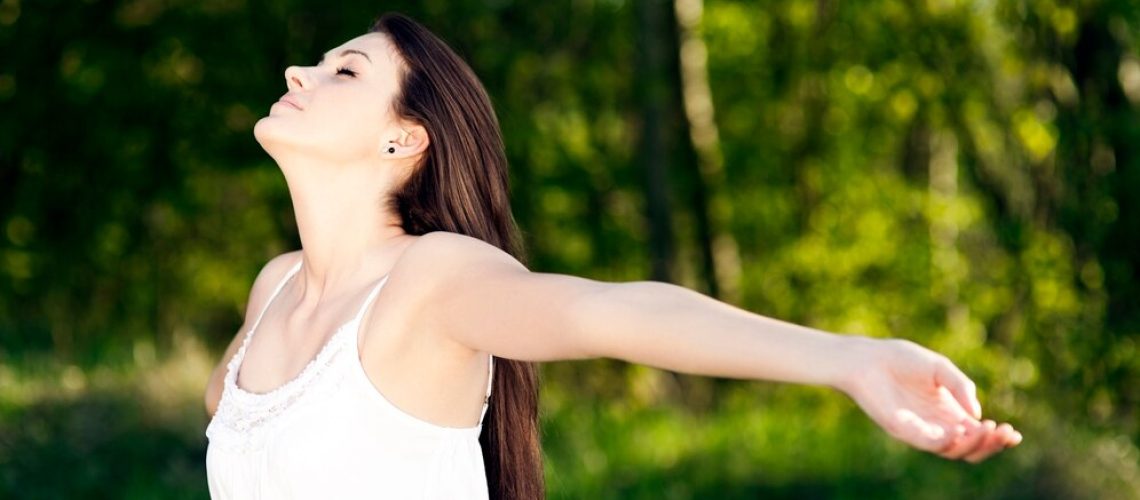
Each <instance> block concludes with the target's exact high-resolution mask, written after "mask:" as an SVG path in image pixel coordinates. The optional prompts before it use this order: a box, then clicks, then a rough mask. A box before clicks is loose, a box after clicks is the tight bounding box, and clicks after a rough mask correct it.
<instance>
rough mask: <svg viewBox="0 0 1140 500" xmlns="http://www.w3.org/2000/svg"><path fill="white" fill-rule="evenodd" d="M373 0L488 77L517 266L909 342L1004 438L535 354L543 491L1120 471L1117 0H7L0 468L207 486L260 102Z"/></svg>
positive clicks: (258, 161)
mask: <svg viewBox="0 0 1140 500" xmlns="http://www.w3.org/2000/svg"><path fill="white" fill-rule="evenodd" d="M386 10H397V11H401V12H404V13H406V14H409V15H412V16H413V17H415V18H417V19H419V20H421V21H422V22H424V23H425V24H426V25H427V26H429V27H430V28H431V29H433V30H434V31H435V32H436V33H438V34H440V35H441V36H442V37H443V38H444V39H446V40H448V41H449V42H450V43H451V44H452V45H453V46H454V47H455V48H456V50H457V51H458V52H460V53H461V54H462V55H463V56H464V57H465V58H466V59H467V60H468V61H469V62H470V63H471V65H472V66H473V67H474V69H475V70H476V72H477V73H478V75H480V77H481V78H482V80H483V82H484V83H485V84H486V86H487V88H488V90H489V92H490V94H491V96H492V98H493V100H494V102H495V105H496V107H497V111H498V113H499V116H500V118H501V121H502V127H503V132H504V134H505V138H506V144H507V151H508V155H509V157H510V159H511V162H512V182H513V184H512V188H513V203H514V210H515V214H516V216H517V218H518V220H519V222H520V225H521V226H522V228H523V231H524V233H525V237H526V242H527V245H528V248H529V252H530V255H531V258H530V267H531V268H532V269H534V270H538V271H544V272H562V273H571V274H576V275H581V276H586V277H590V278H594V279H599V280H607V281H628V280H641V279H655V280H663V281H671V282H674V283H678V284H681V285H684V286H686V287H689V288H692V289H695V290H698V291H701V292H703V293H706V294H709V295H712V296H715V297H717V298H719V299H721V300H725V301H727V302H730V303H732V304H736V305H738V306H740V307H743V308H745V309H748V310H750V311H754V312H757V313H760V314H764V315H767V316H772V317H776V318H780V319H784V320H788V321H793V322H797V323H801V324H805V325H809V326H813V327H816V328H821V329H824V330H828V331H833V332H841V333H849V334H858V335H868V336H876V337H882V336H896V337H904V338H908V339H911V340H914V341H916V342H919V343H921V344H923V345H927V346H929V347H931V348H934V349H936V350H938V351H940V352H943V353H945V354H947V355H948V356H950V357H951V358H952V359H953V360H954V361H955V362H957V363H958V364H959V365H960V366H961V367H962V368H963V369H964V370H965V371H966V372H967V373H968V374H969V375H970V376H971V377H973V378H974V379H975V380H976V381H977V382H978V384H979V386H980V397H981V400H982V403H983V406H984V408H985V412H986V414H987V416H988V417H990V418H995V419H998V420H1000V421H1010V422H1012V423H1013V424H1014V425H1015V426H1016V427H1017V428H1019V429H1020V430H1021V431H1022V432H1023V434H1024V436H1025V442H1024V443H1023V444H1022V445H1021V446H1020V447H1018V448H1016V449H1014V450H1011V451H1008V452H1006V453H1004V454H1002V455H999V456H997V457H994V458H992V459H990V460H989V461H987V462H985V463H984V464H983V465H978V466H975V465H970V464H966V463H958V462H951V461H946V460H942V459H940V458H937V457H935V456H933V455H929V454H926V453H923V452H919V451H915V450H912V449H909V448H907V447H905V446H904V445H902V444H900V443H897V442H894V441H892V440H891V439H890V438H889V437H888V436H887V435H886V434H885V433H884V432H882V431H881V430H879V429H878V428H877V427H875V426H874V425H873V424H872V423H871V422H870V421H869V420H868V419H867V418H866V417H865V416H863V415H862V414H861V413H860V412H859V410H858V408H857V407H856V406H855V405H854V403H853V402H851V401H850V400H849V399H848V398H846V396H844V395H843V394H840V393H837V392H834V391H830V390H827V389H824V388H820V387H805V386H794V385H782V384H774V383H768V382H757V381H739V380H724V379H712V378H703V377H695V376H688V375H681V374H676V373H671V372H667V371H661V370H657V369H654V368H650V367H646V366H638V365H630V364H627V363H624V362H621V361H618V360H605V359H603V360H592V361H581V362H572V363H571V362H560V363H551V364H547V365H544V366H543V367H542V377H543V387H542V399H541V401H542V407H541V412H542V418H543V427H542V428H543V433H544V438H543V445H544V450H545V453H546V474H547V481H548V490H549V495H550V497H551V498H695V497H702V498H710V497H711V498H756V497H762V498H910V499H924V498H930V499H941V498H972V499H989V498H1121V499H1122V498H1140V452H1138V448H1137V445H1138V444H1140V426H1138V424H1140V417H1138V413H1137V410H1138V405H1140V384H1138V382H1140V377H1138V374H1140V361H1137V345H1136V344H1137V341H1140V298H1138V297H1140V279H1138V278H1140V246H1138V244H1140V194H1138V193H1140V114H1138V112H1137V110H1138V109H1140V50H1138V49H1140V39H1138V36H1140V29H1138V28H1140V5H1138V3H1137V2H1136V1H1126V0H1071V1H1065V0H868V1H858V2H854V1H840V0H811V1H807V0H773V1H764V2H744V1H731V0H675V1H667V0H644V1H632V0H573V1H549V2H545V1H544V2H522V1H518V0H515V1H512V0H485V1H474V0H472V1H466V2H445V1H441V0H425V1H416V2H412V1H407V2H373V1H338V2H335V3H330V2H322V1H315V0H313V1H301V0H292V1H279V2H268V1H258V0H132V1H97V0H87V1H80V0H70V1H61V0H0V497H3V498H205V497H206V496H207V492H206V478H205V468H204V453H205V447H206V440H205V437H204V435H203V432H204V429H205V425H206V423H207V417H206V414H205V411H204V408H203V404H202V391H203V388H204V385H205V383H206V379H207V376H208V374H209V372H210V370H211V369H212V368H213V366H215V365H216V364H217V363H218V362H219V357H220V355H221V352H222V350H223V349H224V347H225V345H226V344H227V343H228V341H229V340H230V339H231V338H232V337H233V335H234V334H235V332H236V331H237V328H238V327H239V325H240V323H241V318H242V314H243V311H244V307H245V301H246V298H247V293H248V290H249V287H250V285H251V283H252V281H253V278H254V277H255V275H256V273H257V271H258V270H259V268H260V267H261V265H262V264H264V263H265V262H266V261H267V260H268V259H269V258H271V257H272V256H274V255H277V254H278V253H280V252H283V251H287V250H291V249H295V248H297V247H298V239H297V234H296V228H295V226H294V223H293V218H292V211H291V207H290V200H289V196H288V192H287V190H286V186H285V183H284V181H283V179H282V177H281V175H280V173H279V171H278V170H277V168H276V166H275V164H274V163H273V162H272V160H271V159H270V158H269V157H268V156H267V155H266V154H265V153H264V152H263V151H262V150H261V149H260V148H259V146H258V145H257V143H256V141H255V140H254V138H253V136H252V126H253V124H254V122H255V121H256V120H257V119H258V118H259V117H261V116H264V115H265V114H267V112H268V109H269V105H270V104H271V103H273V102H274V101H275V100H276V99H277V98H278V97H279V96H280V95H281V94H283V93H284V92H285V81H284V77H283V71H284V69H285V67H286V66H287V65H290V64H314V63H315V62H316V60H317V59H318V58H319V56H320V54H321V53H323V52H324V51H326V50H329V49H331V48H333V47H335V46H337V45H339V44H340V43H342V42H344V41H346V40H348V39H350V38H352V37H354V36H357V35H359V34H361V33H363V32H364V31H365V30H366V29H367V27H368V26H369V24H370V22H371V20H372V19H373V18H375V17H376V16H377V15H378V14H379V13H380V12H382V11H386ZM693 334H694V335H700V332H693ZM810 362H812V363H826V362H827V360H825V359H820V360H811V361H810Z"/></svg>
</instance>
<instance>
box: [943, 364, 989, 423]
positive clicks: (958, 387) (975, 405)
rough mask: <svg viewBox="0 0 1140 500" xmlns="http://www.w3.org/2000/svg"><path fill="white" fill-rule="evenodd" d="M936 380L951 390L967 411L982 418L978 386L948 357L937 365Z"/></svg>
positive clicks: (977, 417) (975, 416)
mask: <svg viewBox="0 0 1140 500" xmlns="http://www.w3.org/2000/svg"><path fill="white" fill-rule="evenodd" d="M934 381H935V382H936V383H937V384H939V385H941V386H943V387H945V388H947V389H948V390H950V394H952V395H953V396H954V399H955V400H957V401H958V404H960V405H962V408H963V409H965V410H966V413H968V414H970V415H971V416H973V417H974V418H976V419H980V418H982V405H981V403H979V402H978V388H977V386H976V385H974V381H972V380H970V378H969V377H967V376H966V374H965V373H962V370H959V369H958V367H957V366H955V365H954V363H953V362H951V361H950V360H949V359H947V358H942V362H940V363H938V364H937V365H936V366H935V371H934Z"/></svg>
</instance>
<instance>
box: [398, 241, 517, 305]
mask: <svg viewBox="0 0 1140 500" xmlns="http://www.w3.org/2000/svg"><path fill="white" fill-rule="evenodd" d="M400 261H401V262H400V263H399V265H397V267H396V268H397V269H393V271H392V279H393V280H397V279H400V278H401V276H397V274H407V276H415V281H416V282H417V284H418V286H417V288H422V289H423V290H424V292H429V290H430V289H432V288H435V287H439V286H448V287H454V286H462V284H464V282H470V281H469V280H470V278H472V277H474V276H479V274H484V273H487V272H504V271H505V272H519V271H522V272H526V271H527V268H526V267H524V265H523V264H522V263H521V262H519V261H518V260H516V259H514V256H512V255H511V254H508V253H506V252H504V251H503V249H500V248H498V247H497V246H495V245H491V244H489V243H487V241H483V240H481V239H479V238H474V237H471V236H465V235H459V233H456V232H448V231H434V232H429V233H425V235H423V236H420V237H418V238H416V241H415V243H413V244H412V245H409V246H408V248H407V251H406V252H405V253H404V256H402V257H401V259H400Z"/></svg>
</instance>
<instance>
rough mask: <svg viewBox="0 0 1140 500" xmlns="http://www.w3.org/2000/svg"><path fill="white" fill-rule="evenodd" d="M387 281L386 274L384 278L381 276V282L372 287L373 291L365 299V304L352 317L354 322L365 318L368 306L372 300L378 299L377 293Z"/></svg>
mask: <svg viewBox="0 0 1140 500" xmlns="http://www.w3.org/2000/svg"><path fill="white" fill-rule="evenodd" d="M387 282H388V275H387V274H385V275H384V277H383V278H380V282H379V283H377V284H376V286H374V287H372V291H371V292H369V293H368V298H366V299H364V304H362V305H361V306H360V310H359V311H357V312H356V317H355V318H353V319H352V321H353V322H355V323H360V320H362V319H364V312H365V311H367V310H368V306H369V305H371V304H372V301H373V300H376V295H377V294H379V293H380V288H382V287H383V286H384V283H387Z"/></svg>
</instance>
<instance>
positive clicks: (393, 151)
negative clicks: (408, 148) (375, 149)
mask: <svg viewBox="0 0 1140 500" xmlns="http://www.w3.org/2000/svg"><path fill="white" fill-rule="evenodd" d="M395 152H396V148H394V147H391V148H388V154H392V153H395Z"/></svg>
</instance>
